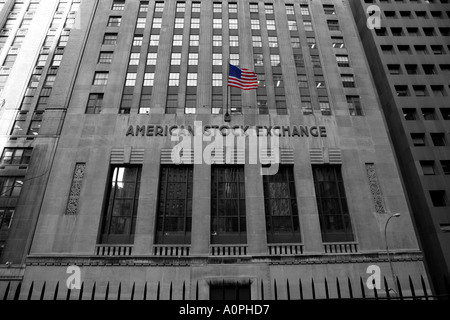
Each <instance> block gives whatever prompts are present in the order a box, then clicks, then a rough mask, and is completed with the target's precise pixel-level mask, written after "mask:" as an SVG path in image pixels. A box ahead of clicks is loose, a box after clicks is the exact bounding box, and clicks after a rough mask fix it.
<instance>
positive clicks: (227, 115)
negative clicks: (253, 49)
mask: <svg viewBox="0 0 450 320" xmlns="http://www.w3.org/2000/svg"><path fill="white" fill-rule="evenodd" d="M229 78H230V57H228V59H227V84H226V86H227V110H226V112H225V116H224V118H223V120H224V121H225V122H230V121H231V117H230V114H229V113H228V96H229V94H228V91H229V88H230V87H229V85H228V79H229Z"/></svg>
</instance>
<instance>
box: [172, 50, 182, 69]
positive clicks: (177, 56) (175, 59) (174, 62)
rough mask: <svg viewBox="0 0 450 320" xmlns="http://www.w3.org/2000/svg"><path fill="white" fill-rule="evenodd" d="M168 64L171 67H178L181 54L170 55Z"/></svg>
mask: <svg viewBox="0 0 450 320" xmlns="http://www.w3.org/2000/svg"><path fill="white" fill-rule="evenodd" d="M170 64H171V65H172V66H179V65H180V64H181V53H176V52H175V53H172V57H171V59H170Z"/></svg>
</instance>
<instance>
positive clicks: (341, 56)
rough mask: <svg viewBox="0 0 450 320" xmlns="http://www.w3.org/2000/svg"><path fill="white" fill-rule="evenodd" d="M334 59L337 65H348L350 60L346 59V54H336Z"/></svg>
mask: <svg viewBox="0 0 450 320" xmlns="http://www.w3.org/2000/svg"><path fill="white" fill-rule="evenodd" d="M336 61H337V64H338V67H350V62H349V61H348V55H346V54H337V55H336Z"/></svg>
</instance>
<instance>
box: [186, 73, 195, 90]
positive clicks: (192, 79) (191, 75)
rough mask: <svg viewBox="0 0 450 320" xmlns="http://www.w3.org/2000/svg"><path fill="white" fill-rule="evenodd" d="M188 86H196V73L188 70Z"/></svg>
mask: <svg viewBox="0 0 450 320" xmlns="http://www.w3.org/2000/svg"><path fill="white" fill-rule="evenodd" d="M186 85H187V86H188V87H196V86H197V74H196V73H191V72H189V73H188V74H187V84H186Z"/></svg>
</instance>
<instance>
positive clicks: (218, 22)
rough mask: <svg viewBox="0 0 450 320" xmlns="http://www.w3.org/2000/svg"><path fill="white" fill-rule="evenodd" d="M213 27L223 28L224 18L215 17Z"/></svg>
mask: <svg viewBox="0 0 450 320" xmlns="http://www.w3.org/2000/svg"><path fill="white" fill-rule="evenodd" d="M213 28H214V29H222V19H213Z"/></svg>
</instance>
